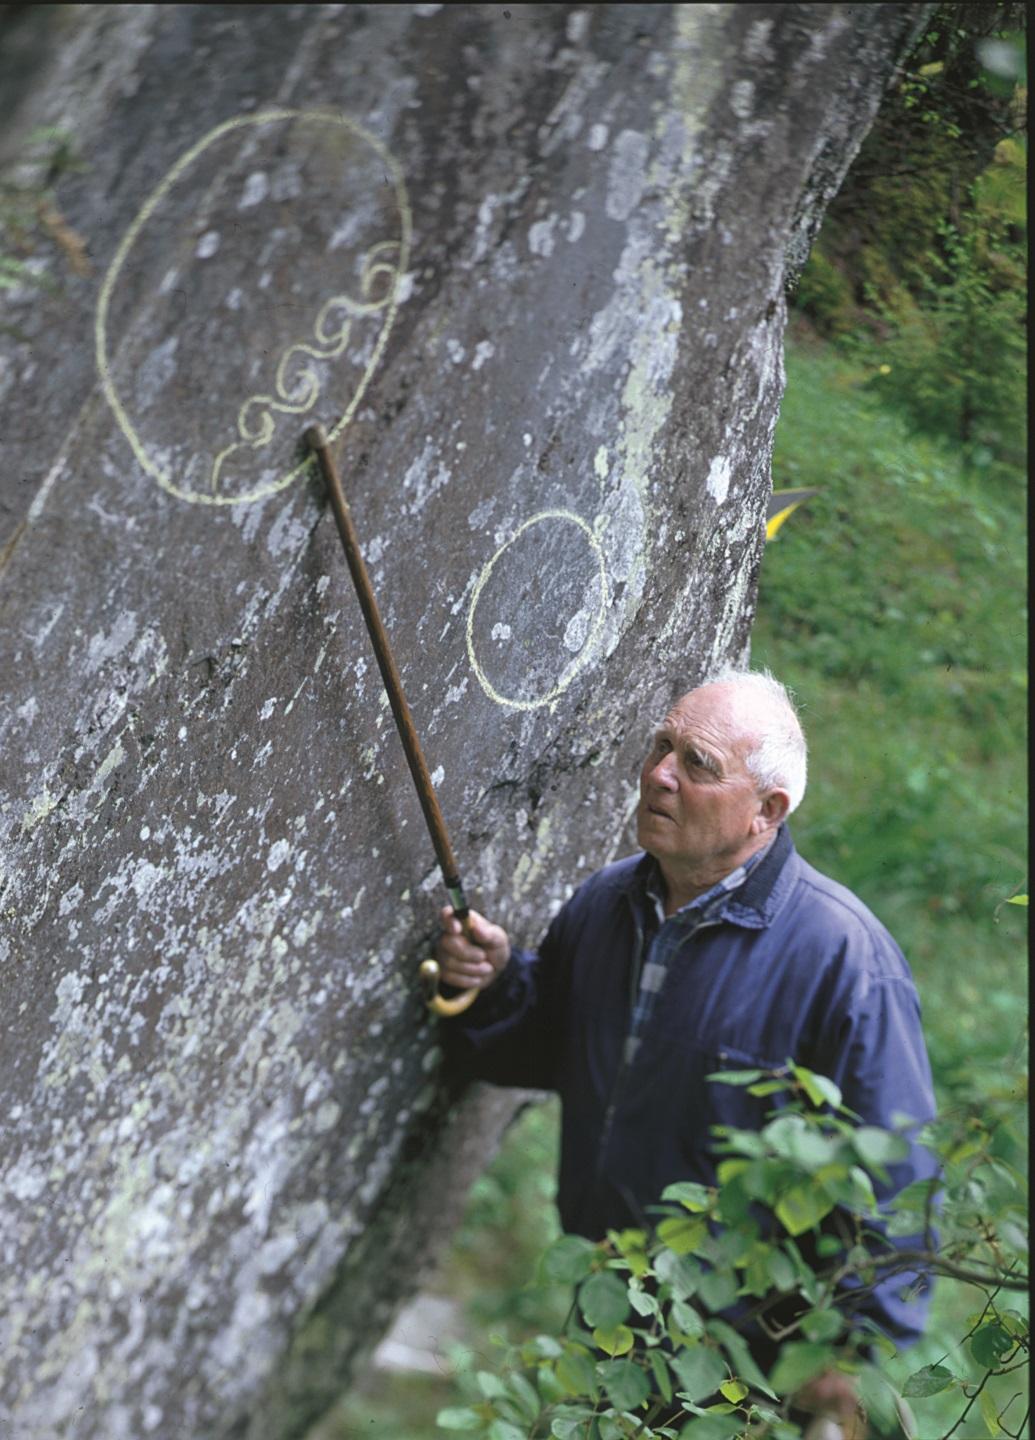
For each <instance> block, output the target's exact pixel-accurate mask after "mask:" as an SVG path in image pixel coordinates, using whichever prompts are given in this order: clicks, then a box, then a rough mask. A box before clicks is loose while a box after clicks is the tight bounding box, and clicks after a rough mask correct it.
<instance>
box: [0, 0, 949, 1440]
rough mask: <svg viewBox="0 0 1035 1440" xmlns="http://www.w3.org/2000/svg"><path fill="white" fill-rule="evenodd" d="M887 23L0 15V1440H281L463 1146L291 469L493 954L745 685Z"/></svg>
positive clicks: (429, 860)
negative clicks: (808, 320)
mask: <svg viewBox="0 0 1035 1440" xmlns="http://www.w3.org/2000/svg"><path fill="white" fill-rule="evenodd" d="M924 12H925V7H923V6H916V5H906V4H903V5H893V4H892V5H750V4H746V5H732V4H731V5H720V6H706V5H636V6H625V5H600V6H597V5H593V6H580V7H573V6H567V5H529V6H525V5H512V6H511V7H510V8H503V7H501V6H497V5H455V6H445V7H443V6H440V5H413V6H402V5H400V6H395V5H393V6H388V5H385V6H378V5H373V6H364V5H346V6H323V5H283V6H281V5H276V6H275V5H269V6H266V5H259V6H219V5H205V6H180V5H160V6H127V7H119V6H109V5H89V6H81V7H75V6H40V7H9V12H8V13H7V15H6V16H5V17H3V20H2V25H3V33H4V38H5V41H6V42H7V44H6V45H5V53H6V56H7V59H6V60H4V61H3V62H0V68H3V66H4V65H6V67H7V71H8V78H9V79H11V80H12V84H11V85H10V87H9V88H7V89H5V91H4V93H5V95H8V96H9V97H10V98H9V100H8V101H7V103H8V105H9V107H10V106H14V108H13V110H12V111H11V113H8V115H7V116H6V121H7V130H6V137H7V138H6V149H7V154H8V157H9V158H10V157H17V156H18V154H19V153H20V146H21V144H22V142H23V141H24V140H25V137H26V136H27V135H28V134H29V132H30V131H31V130H32V129H33V127H35V126H38V125H42V124H47V125H52V126H57V127H59V128H61V129H63V130H64V131H66V132H68V134H69V135H70V136H71V138H72V141H73V143H74V147H75V149H76V151H77V152H78V155H79V157H80V159H81V162H82V168H81V169H66V170H65V171H64V173H62V174H61V175H60V177H59V178H58V179H57V181H56V187H55V189H54V192H53V194H52V195H50V202H51V208H50V210H49V211H48V212H47V215H46V216H45V215H44V213H43V212H42V211H41V212H39V216H40V218H39V226H38V228H37V229H36V230H35V231H31V232H30V234H29V238H28V239H26V237H25V235H24V234H23V235H22V238H21V240H20V241H19V242H18V243H19V244H21V245H22V247H23V251H22V253H23V254H26V253H27V252H28V250H31V247H32V245H35V247H36V248H35V254H34V255H33V254H28V259H29V262H30V264H31V265H37V266H38V268H40V269H41V270H42V275H41V276H40V277H39V279H40V281H41V283H39V284H33V283H26V284H25V285H23V286H22V287H21V288H20V289H17V290H14V291H10V290H9V291H8V292H7V293H6V302H5V312H6V313H5V319H4V332H3V344H4V353H3V358H2V360H0V364H2V367H3V368H2V369H0V427H2V434H3V436H4V445H5V464H4V465H3V467H2V470H0V551H2V554H3V570H2V574H0V584H2V594H0V615H2V627H0V670H2V673H3V675H4V679H5V682H6V691H7V697H6V704H5V707H4V709H3V712H2V716H0V754H2V758H0V784H2V788H3V792H4V799H3V802H2V809H0V827H2V845H3V850H2V870H0V884H2V899H0V905H2V916H3V920H2V924H3V936H2V939H0V967H2V971H0V981H2V995H3V1006H2V1022H3V1026H4V1035H3V1042H2V1050H0V1095H2V1097H3V1111H2V1113H3V1144H2V1146H0V1167H2V1184H3V1193H4V1196H5V1201H4V1207H3V1218H2V1222H0V1225H2V1230H0V1242H2V1250H0V1253H2V1255H3V1278H2V1280H0V1287H2V1291H3V1300H2V1303H0V1313H2V1315H3V1319H2V1321H0V1335H2V1339H3V1343H2V1348H0V1431H2V1433H3V1434H4V1435H5V1436H6V1435H10V1436H12V1437H18V1440H25V1437H39V1440H43V1437H47V1440H50V1437H53V1436H59V1435H61V1436H66V1435H67V1436H75V1437H80V1440H87V1437H103V1440H142V1437H147V1436H158V1437H168V1440H184V1437H188V1436H189V1437H192V1440H202V1437H228V1436H231V1435H233V1436H241V1437H244V1436H247V1437H249V1440H260V1437H261V1440H267V1437H281V1440H283V1437H287V1436H293V1435H296V1434H298V1433H299V1432H300V1430H301V1429H302V1428H303V1427H304V1425H305V1424H306V1422H307V1421H308V1420H309V1419H310V1418H311V1417H312V1416H313V1414H315V1413H317V1412H318V1410H319V1409H320V1407H321V1406H322V1405H323V1404H325V1403H326V1402H327V1401H328V1400H329V1399H331V1398H333V1393H334V1390H335V1389H336V1387H337V1386H339V1385H340V1384H341V1383H343V1380H344V1377H345V1375H346V1374H347V1371H348V1368H349V1366H350V1364H351V1363H353V1361H354V1359H355V1357H356V1355H357V1354H359V1353H361V1352H362V1351H363V1350H364V1349H365V1348H366V1347H368V1346H369V1345H370V1344H371V1343H372V1342H373V1341H374V1340H375V1339H376V1338H377V1336H378V1334H379V1333H380V1331H381V1330H382V1329H383V1327H384V1325H385V1324H386V1323H387V1321H388V1320H389V1318H390V1317H391V1314H392V1311H393V1309H394V1308H395V1306H396V1305H397V1304H398V1303H399V1301H400V1300H401V1298H403V1297H404V1296H405V1294H406V1293H407V1290H408V1289H410V1288H412V1286H413V1284H414V1283H415V1281H416V1280H417V1278H418V1273H419V1269H420V1265H421V1262H422V1261H423V1259H424V1258H425V1257H427V1256H429V1255H431V1254H433V1253H434V1249H435V1246H436V1245H437V1244H439V1243H440V1242H441V1241H442V1240H444V1239H445V1238H446V1236H447V1234H448V1230H449V1224H450V1220H451V1218H452V1217H454V1216H455V1212H456V1205H457V1203H458V1197H459V1195H460V1194H461V1193H462V1190H463V1186H464V1184H465V1183H466V1182H467V1181H469V1179H470V1178H471V1177H472V1176H473V1175H474V1174H475V1173H476V1171H477V1169H478V1167H479V1165H480V1164H481V1163H482V1162H483V1161H484V1158H485V1156H486V1155H487V1154H488V1153H489V1152H490V1151H491V1149H492V1147H493V1145H494V1143H495V1141H496V1138H497V1135H498V1132H499V1128H500V1125H501V1123H502V1120H503V1118H504V1117H505V1115H506V1114H507V1113H509V1109H510V1106H511V1105H512V1103H513V1102H512V1100H510V1099H508V1098H507V1097H503V1096H498V1095H494V1094H491V1093H489V1092H482V1093H479V1094H475V1095H468V1096H466V1097H450V1096H449V1095H447V1094H445V1093H444V1086H443V1084H442V1083H441V1081H440V1080H439V1079H438V1078H437V1076H438V1066H439V1055H440V1052H439V1048H438V1046H437V1043H436V1028H435V1024H434V1023H433V1022H431V1021H430V1020H429V1019H428V1018H427V1016H426V1015H425V1012H424V1010H423V1007H422V1004H421V1000H420V998H419V996H418V993H417V991H416V988H415V984H414V978H415V969H416V965H417V963H418V962H419V960H420V959H421V958H422V956H423V955H424V954H425V953H426V945H427V941H428V937H429V936H430V934H431V932H432V930H433V926H434V923H435V915H436V910H437V906H438V905H439V904H440V903H441V899H442V897H441V892H440V888H439V883H438V876H437V872H436V870H435V867H434V860H433V855H432V851H431V847H430V844H429V842H428V840H427V838H426V835H425V832H424V828H423V825H422V822H421V817H420V812H419V809H418V806H417V801H416V799H415V796H414V794H413V792H412V787H411V785H410V782H409V779H408V776H407V774H406V771H405V768H404V764H403V760H402V755H401V751H400V748H399V745H398V742H397V739H396V736H395V733H394V730H393V727H392V724H391V721H390V717H389V715H388V711H387V709H386V705H385V699H384V696H383V694H382V691H381V687H380V684H379V682H378V680H377V678H376V671H375V668H374V665H373V661H372V658H371V653H370V649H369V646H368V642H367V639H366V635H365V633H364V631H363V628H362V624H361V620H360V617H359V612H358V609H357V606H356V603H355V599H354V596H353V594H352V591H351V588H350V585H349V582H348V579H347V575H346V571H345V567H344V562H343V559H342V556H341V553H340V549H339V545H338V540H337V537H336V534H335V531H334V526H333V522H332V520H331V518H330V517H329V516H327V515H326V513H325V512H326V505H325V499H324V495H323V493H322V489H321V486H320V484H319V483H318V482H317V480H316V478H315V475H314V474H313V473H312V472H311V471H308V470H305V469H301V468H300V467H301V464H302V461H303V458H304V457H303V454H302V452H301V450H300V443H299V442H300V436H301V432H302V430H303V429H304V427H305V426H306V425H307V424H309V423H311V422H312V421H313V420H320V421H322V422H323V424H324V425H325V426H326V427H327V428H328V429H329V430H332V431H334V432H335V433H336V434H337V436H338V439H337V441H336V448H337V453H338V455H339V457H340V463H341V468H342V473H343V475H344V478H345V485H346V490H347V493H348V494H349V495H350V498H351V502H352V507H353V514H354V519H355V522H356V525H357V528H358V530H359V533H360V536H361V538H362V540H363V542H364V544H365V546H366V552H367V559H368V564H369V566H370V569H371V572H372V575H373V578H374V582H375V585H376V588H377V591H378V594H379V596H380V599H381V606H382V610H383V613H384V617H385V621H386V624H387V627H388V630H389V633H390V635H391V636H392V637H393V640H394V643H395V647H396V653H397V660H398V663H399V666H400V669H401V671H402V674H403V677H404V680H405V683H406V687H407V691H408V696H409V700H410V703H411V706H412V709H413V712H414V716H415V719H416V722H417V725H418V728H419V730H420V732H421V734H422V736H423V739H424V744H425V747H426V750H427V755H428V760H429V764H430V766H431V768H432V770H433V771H435V772H436V776H437V783H438V789H439V795H440V798H441V801H442V804H443V808H444V810H445V813H446V815H447V817H448V819H449V821H450V823H451V826H452V830H453V838H454V844H455V846H456V849H457V851H458V852H459V855H460V859H461V864H462V865H463V867H464V871H465V875H466V877H467V880H468V885H469V889H470V891H471V895H472V900H473V901H474V902H475V903H476V904H478V905H479V907H480V908H482V909H485V910H487V911H489V912H490V913H492V914H494V915H497V916H499V917H500V918H501V919H502V920H504V921H505V922H506V923H507V924H508V926H509V927H510V928H511V930H512V931H513V932H514V933H516V935H518V936H519V937H521V938H522V939H525V940H527V941H532V940H534V939H535V938H536V936H537V934H538V933H539V932H540V930H541V928H542V926H543V924H544V923H545V921H546V919H547V918H548V916H549V914H550V912H551V910H552V908H553V907H554V906H555V905H556V904H557V903H558V902H559V901H560V900H562V899H563V897H564V896H565V894H566V893H567V892H568V890H569V889H570V887H571V886H572V885H573V884H574V883H575V882H577V881H578V880H579V879H580V878H582V877H583V876H584V875H586V874H587V873H588V872H589V871H590V870H592V869H594V868H596V867H597V866H598V865H600V864H602V863H603V862H604V861H606V860H607V859H608V858H610V857H611V856H613V855H615V854H616V853H618V852H620V851H622V850H623V849H626V848H629V847H630V844H631V841H630V836H629V834H628V829H627V822H628V819H629V815H630V806H631V804H632V803H633V798H634V776H635V773H636V769H637V766H638V762H639V757H640V750H641V740H642V736H643V734H644V731H645V728H646V727H647V726H648V725H649V724H650V723H651V721H652V720H653V718H654V717H655V716H656V714H657V712H658V710H659V707H661V706H663V705H664V704H665V703H666V701H667V700H668V699H669V698H670V697H671V695H672V694H673V693H674V692H676V691H678V690H679V689H680V688H683V687H685V686H687V685H689V684H690V683H692V682H694V681H695V680H697V679H698V678H699V677H700V676H702V675H703V674H704V673H705V672H706V671H707V670H708V668H709V667H711V666H713V665H714V664H715V663H716V662H719V661H722V660H724V659H726V658H728V657H734V658H736V657H742V656H743V655H744V654H745V653H746V651H747V646H748V635H749V628H750V623H751V618H752V610H753V604H754V595H755V584H756V577H757V573H758V566H759V561H760V558H761V554H762V547H763V536H764V523H763V517H764V513H765V507H766V500H767V496H768V492H769V487H770V474H769V467H770V454H771V446H772V437H773V430H774V426H775V424H776V418H777V409H778V405H779V400H780V395H781V389H782V384H783V372H782V335H783V328H784V301H783V295H784V287H785V283H786V281H787V278H788V267H789V266H790V267H791V268H792V269H793V267H794V266H797V265H800V264H801V263H802V261H803V259H804V256H805V254H806V253H807V248H808V243H809V241H810V239H811V237H812V235H813V233H814V231H815V229H816V227H817V225H818V223H819V218H820V215H821V213H822V210H823V207H824V205H825V203H826V201H827V200H828V199H829V197H830V196H831V194H832V193H833V192H834V190H835V189H836V187H837V185H838V184H839V182H840V179H841V177H842V175H843V173H844V171H845V168H846V166H847V165H848V163H849V161H850V159H851V158H852V155H853V154H854V152H855V150H856V148H857V147H858V145H859V142H860V140H861V138H862V136H863V134H864V133H865V131H866V128H867V127H868V125H869V124H870V122H871V120H872V118H873V115H874V113H875V111H876V108H877V105H878V103H879V100H880V95H881V92H882V89H883V87H884V85H885V84H886V82H887V80H888V79H889V77H890V76H891V74H892V72H893V68H894V65H895V63H896V58H897V57H898V56H899V55H900V54H901V52H902V50H903V47H904V46H905V45H906V44H907V42H908V40H909V38H910V37H911V35H912V33H913V32H914V31H915V29H916V27H917V25H918V24H919V23H920V22H921V21H922V19H923V15H924ZM33 27H35V28H33ZM16 42H17V43H16ZM19 45H20V47H21V48H19ZM18 56H21V57H22V60H21V61H19V60H18ZM26 67H28V70H29V71H31V75H30V79H31V83H27V82H26V81H25V72H26ZM16 70H18V71H19V72H20V73H19V74H18V75H17V76H15V74H14V72H15V71H16ZM16 78H17V81H18V83H14V80H15V79H16ZM59 168H60V167H59ZM23 178H24V176H23ZM30 178H31V176H30ZM36 178H37V180H39V181H40V183H41V184H42V183H44V181H45V180H46V177H41V176H37V177H36ZM48 216H49V218H48ZM55 216H56V217H57V218H55ZM62 226H63V227H64V229H63V230H62ZM79 242H81V243H82V245H83V246H84V247H85V259H86V261H87V262H88V264H89V266H90V267H92V268H91V273H89V274H81V275H80V274H77V273H76V265H77V264H78V268H79V269H83V268H85V267H84V265H83V263H82V261H83V255H82V253H81V252H77V250H76V245H77V244H78V243H79ZM77 253H79V261H78V262H77V261H76V255H77ZM48 278H49V280H50V281H51V282H53V284H52V288H48V287H47V286H46V285H44V284H43V283H42V282H43V281H45V280H47V279H48Z"/></svg>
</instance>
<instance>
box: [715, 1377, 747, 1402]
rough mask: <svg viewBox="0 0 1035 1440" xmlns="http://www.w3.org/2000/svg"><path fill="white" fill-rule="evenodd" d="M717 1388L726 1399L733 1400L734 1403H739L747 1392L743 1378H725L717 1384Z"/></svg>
mask: <svg viewBox="0 0 1035 1440" xmlns="http://www.w3.org/2000/svg"><path fill="white" fill-rule="evenodd" d="M719 1389H720V1391H721V1392H722V1394H723V1395H725V1397H726V1399H727V1400H732V1401H733V1403H734V1405H739V1404H740V1402H741V1400H743V1398H744V1396H745V1395H746V1394H747V1393H748V1387H747V1386H746V1385H745V1384H744V1382H743V1380H727V1381H725V1382H724V1383H723V1384H722V1385H720V1386H719Z"/></svg>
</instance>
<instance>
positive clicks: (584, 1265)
mask: <svg viewBox="0 0 1035 1440" xmlns="http://www.w3.org/2000/svg"><path fill="white" fill-rule="evenodd" d="M596 1253H597V1247H596V1246H595V1245H594V1244H593V1242H592V1240H584V1239H583V1238H582V1236H581V1235H562V1236H561V1238H560V1239H559V1240H555V1241H554V1243H553V1244H552V1245H551V1246H550V1248H549V1250H547V1251H545V1252H544V1254H543V1256H542V1258H541V1259H540V1261H539V1278H540V1280H542V1281H543V1282H544V1283H545V1284H547V1285H574V1284H577V1283H578V1281H579V1280H581V1279H583V1277H584V1276H586V1275H588V1274H589V1272H590V1270H591V1269H592V1267H593V1260H594V1257H595V1256H596Z"/></svg>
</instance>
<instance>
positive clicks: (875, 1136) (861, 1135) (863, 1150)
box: [851, 1125, 909, 1169]
mask: <svg viewBox="0 0 1035 1440" xmlns="http://www.w3.org/2000/svg"><path fill="white" fill-rule="evenodd" d="M851 1143H852V1149H853V1150H854V1151H855V1153H856V1155H858V1157H859V1159H860V1160H861V1161H862V1163H863V1164H864V1165H869V1166H870V1167H871V1169H878V1168H881V1167H883V1166H885V1165H894V1164H897V1162H898V1161H900V1160H905V1159H907V1158H908V1156H909V1142H908V1140H905V1139H904V1138H903V1137H902V1136H901V1135H893V1134H892V1133H891V1132H890V1131H888V1130H879V1129H878V1128H877V1126H875V1125H860V1126H859V1128H858V1129H857V1130H855V1131H853V1132H852V1136H851Z"/></svg>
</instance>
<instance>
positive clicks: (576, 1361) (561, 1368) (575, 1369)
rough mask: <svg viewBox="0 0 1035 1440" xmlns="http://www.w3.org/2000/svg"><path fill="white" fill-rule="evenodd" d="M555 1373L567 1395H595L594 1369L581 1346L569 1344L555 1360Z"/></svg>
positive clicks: (595, 1380)
mask: <svg viewBox="0 0 1035 1440" xmlns="http://www.w3.org/2000/svg"><path fill="white" fill-rule="evenodd" d="M555 1373H556V1375H557V1379H558V1380H559V1381H560V1383H561V1384H562V1385H563V1386H564V1388H565V1390H567V1392H568V1394H569V1395H590V1396H594V1395H596V1391H597V1379H596V1371H595V1370H594V1369H593V1363H592V1361H591V1360H590V1358H589V1356H588V1355H587V1354H586V1352H585V1350H584V1349H583V1348H582V1347H581V1346H570V1347H569V1348H568V1349H567V1350H566V1351H565V1353H564V1355H562V1357H561V1358H560V1360H558V1361H557V1368H556V1372H555Z"/></svg>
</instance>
